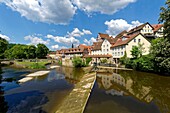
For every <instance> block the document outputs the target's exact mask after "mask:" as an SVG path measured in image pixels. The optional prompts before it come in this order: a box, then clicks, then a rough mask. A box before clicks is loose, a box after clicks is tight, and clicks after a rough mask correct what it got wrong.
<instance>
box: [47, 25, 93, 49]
mask: <svg viewBox="0 0 170 113" xmlns="http://www.w3.org/2000/svg"><path fill="white" fill-rule="evenodd" d="M91 34H92V33H91V31H89V30H85V29H83V30H82V31H80V30H79V29H78V28H74V30H73V31H72V32H71V33H70V32H67V34H66V35H65V36H53V35H51V34H48V35H47V36H46V38H48V39H53V40H54V41H55V42H58V43H61V44H64V45H67V46H68V45H71V44H74V45H75V46H77V45H79V44H80V41H79V40H78V39H76V38H75V37H81V36H84V35H91Z"/></svg>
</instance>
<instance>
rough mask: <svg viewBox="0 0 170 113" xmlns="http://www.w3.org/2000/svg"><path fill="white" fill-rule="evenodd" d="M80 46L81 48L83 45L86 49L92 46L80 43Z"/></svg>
mask: <svg viewBox="0 0 170 113" xmlns="http://www.w3.org/2000/svg"><path fill="white" fill-rule="evenodd" d="M79 47H80V48H81V47H82V48H86V49H89V48H91V46H87V45H84V44H80V45H79Z"/></svg>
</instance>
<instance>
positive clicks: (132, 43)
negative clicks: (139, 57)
mask: <svg viewBox="0 0 170 113" xmlns="http://www.w3.org/2000/svg"><path fill="white" fill-rule="evenodd" d="M139 40H140V41H139ZM139 43H140V44H144V45H143V47H144V53H143V55H147V54H149V48H150V45H151V43H150V42H149V41H148V40H146V39H145V38H144V37H143V36H142V35H138V36H137V37H136V38H134V39H133V40H131V41H130V42H129V43H128V44H127V45H126V46H125V50H126V53H127V57H129V58H131V57H132V55H131V50H132V47H133V46H138V44H139Z"/></svg>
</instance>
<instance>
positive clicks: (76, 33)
mask: <svg viewBox="0 0 170 113" xmlns="http://www.w3.org/2000/svg"><path fill="white" fill-rule="evenodd" d="M67 34H68V36H69V37H81V36H83V35H91V34H92V33H91V31H90V30H85V29H83V30H82V31H80V30H79V29H78V28H74V30H73V31H72V32H71V33H70V32H67Z"/></svg>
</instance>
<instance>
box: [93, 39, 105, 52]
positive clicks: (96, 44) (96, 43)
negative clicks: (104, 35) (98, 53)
mask: <svg viewBox="0 0 170 113" xmlns="http://www.w3.org/2000/svg"><path fill="white" fill-rule="evenodd" d="M102 43H103V41H102V42H94V43H93V49H92V50H101V46H102Z"/></svg>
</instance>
